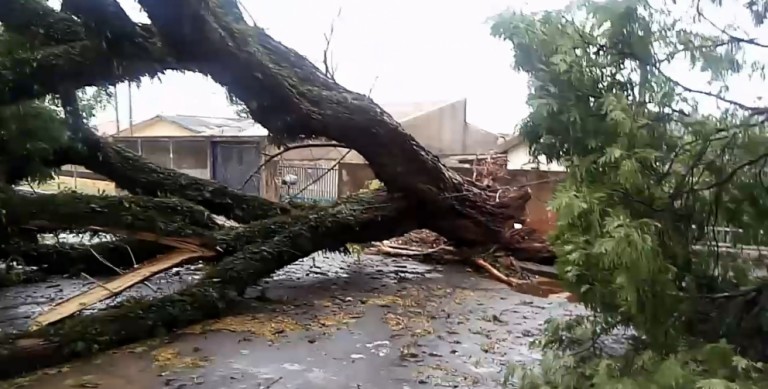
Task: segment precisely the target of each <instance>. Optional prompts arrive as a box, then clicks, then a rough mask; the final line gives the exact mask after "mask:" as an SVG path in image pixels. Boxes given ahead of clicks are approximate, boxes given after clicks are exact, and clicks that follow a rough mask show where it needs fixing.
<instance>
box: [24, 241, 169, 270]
mask: <svg viewBox="0 0 768 389" xmlns="http://www.w3.org/2000/svg"><path fill="white" fill-rule="evenodd" d="M169 250H170V248H169V247H168V246H166V245H163V244H160V243H157V242H151V241H145V240H139V239H131V238H129V239H119V240H115V241H107V242H98V243H94V244H77V243H58V244H38V245H22V246H19V247H14V248H12V249H11V250H10V253H9V254H10V257H11V258H10V259H13V260H16V261H18V262H20V263H21V264H22V265H24V266H29V267H35V268H37V269H36V271H35V273H39V274H44V275H78V274H80V273H85V274H88V275H89V276H94V277H96V276H115V275H117V273H116V271H115V269H113V268H112V267H111V266H109V265H112V266H114V267H116V268H118V269H121V270H127V269H130V268H132V267H133V266H134V265H135V264H141V263H143V262H145V261H147V260H150V259H152V258H154V257H156V256H158V255H161V254H163V253H166V252H168V251H169ZM94 253H96V254H94ZM95 255H99V256H101V257H102V258H104V259H105V260H106V261H107V262H109V265H107V264H105V263H103V262H101V261H99V260H98V258H96V257H95Z"/></svg>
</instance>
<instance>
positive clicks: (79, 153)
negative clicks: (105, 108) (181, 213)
mask: <svg viewBox="0 0 768 389" xmlns="http://www.w3.org/2000/svg"><path fill="white" fill-rule="evenodd" d="M78 146H81V147H78ZM64 164H74V165H81V166H83V167H85V168H86V169H88V170H90V171H92V172H94V173H97V174H100V175H102V176H104V177H107V178H109V179H110V180H111V181H112V182H114V183H115V185H116V186H118V187H120V188H121V189H124V190H126V191H128V192H129V193H131V194H134V195H142V196H152V197H166V196H167V197H175V198H180V199H183V200H187V201H189V202H192V203H195V204H197V205H199V206H201V207H203V208H205V209H207V210H208V211H210V212H212V213H214V214H217V215H220V216H223V217H226V218H229V219H231V220H234V221H236V222H238V223H249V222H252V221H256V220H261V219H265V218H270V217H274V216H279V215H285V214H288V213H290V212H291V209H290V208H289V207H287V206H286V205H284V204H279V203H275V202H272V201H269V200H267V199H264V198H262V197H258V196H250V195H247V194H245V193H242V192H238V191H235V190H233V189H230V188H228V187H226V186H224V185H222V184H219V183H217V182H214V181H210V180H205V179H201V178H197V177H192V176H190V175H187V174H184V173H180V172H178V171H176V170H171V169H166V168H162V167H160V166H157V165H154V164H152V163H149V162H147V161H145V160H144V159H142V158H141V157H140V156H138V155H136V154H134V153H133V152H131V151H130V150H127V149H125V148H123V147H120V146H118V145H116V144H114V143H111V142H109V141H107V140H104V139H102V138H99V137H98V136H96V134H94V133H93V132H92V131H88V132H87V133H84V134H81V136H80V139H79V145H76V146H73V147H72V148H70V149H69V150H65V151H64V152H62V153H59V155H58V157H57V158H56V161H53V162H52V165H55V166H61V165H64Z"/></svg>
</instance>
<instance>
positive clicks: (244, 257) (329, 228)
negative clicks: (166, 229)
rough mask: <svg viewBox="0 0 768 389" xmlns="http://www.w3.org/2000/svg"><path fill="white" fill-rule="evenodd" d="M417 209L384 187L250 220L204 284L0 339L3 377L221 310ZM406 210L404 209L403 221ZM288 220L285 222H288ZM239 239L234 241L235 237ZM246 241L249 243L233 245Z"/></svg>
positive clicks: (397, 224) (402, 229) (400, 222)
mask: <svg viewBox="0 0 768 389" xmlns="http://www.w3.org/2000/svg"><path fill="white" fill-rule="evenodd" d="M418 214H419V212H418V210H416V209H413V208H411V207H410V205H409V204H408V203H407V202H405V201H403V200H402V199H398V198H396V197H392V196H387V195H386V194H385V193H383V192H375V193H368V194H364V195H358V196H355V197H352V198H349V199H346V200H345V201H343V202H342V203H340V204H339V205H337V206H335V207H332V208H328V209H318V210H313V211H309V212H305V213H301V214H296V215H291V216H285V217H281V218H280V219H284V220H283V221H282V223H281V224H282V225H281V226H280V228H276V227H275V223H274V221H273V220H265V221H261V222H257V223H254V224H252V225H250V226H248V227H247V228H242V229H237V230H234V231H232V235H231V236H230V238H229V239H230V242H232V244H231V245H225V246H224V249H225V250H226V251H230V250H232V251H234V252H235V253H236V254H234V255H232V256H230V257H228V258H226V259H224V260H223V261H222V262H221V263H220V264H219V265H218V266H217V267H216V268H215V269H214V270H213V271H211V272H210V273H209V274H208V275H207V276H206V277H205V278H204V279H203V280H202V281H201V282H199V283H197V284H195V285H193V286H190V287H188V288H186V289H184V290H182V291H181V292H179V293H175V294H172V295H168V296H165V297H161V298H158V299H155V300H151V301H142V302H133V303H126V304H122V305H121V306H118V307H115V308H110V309H107V310H105V311H102V312H99V313H96V314H93V315H88V316H79V317H75V318H70V319H68V320H65V321H63V322H62V323H58V324H54V325H52V326H49V327H43V328H41V329H39V330H37V331H33V332H30V333H22V334H17V335H15V336H11V337H7V338H5V339H4V340H3V341H2V342H0V378H5V377H10V376H15V375H18V374H23V373H24V372H29V371H32V370H35V369H40V368H44V367H48V366H53V365H56V364H60V363H64V362H66V361H68V360H71V359H73V358H76V357H81V356H86V355H91V354H93V353H96V352H99V351H103V350H106V349H109V348H113V347H117V346H120V345H124V344H128V343H131V342H136V341H138V340H142V339H145V338H147V337H151V336H154V335H157V334H160V333H166V332H167V331H173V330H177V329H180V328H183V327H185V326H189V325H192V324H195V323H197V322H199V321H202V320H206V319H212V318H216V317H219V316H221V315H223V314H225V313H226V312H227V311H229V310H230V309H232V308H234V307H236V306H237V305H238V304H240V303H242V299H241V298H240V297H239V296H240V295H241V294H242V293H243V291H244V290H245V288H246V287H247V286H248V285H252V284H253V283H255V282H256V281H257V280H259V279H262V278H264V277H267V276H269V275H270V274H272V273H273V272H275V271H277V270H279V269H281V268H283V267H285V266H287V265H289V264H291V263H293V262H295V261H297V260H299V259H302V258H304V257H306V256H308V255H310V254H312V253H314V252H317V251H321V250H338V249H340V248H342V247H343V246H344V245H345V244H347V243H350V242H368V241H371V240H383V239H387V238H389V237H392V236H397V235H401V234H404V233H406V232H408V231H410V230H412V229H414V228H417V226H418V219H417V218H414V217H412V216H413V215H418ZM403 215H409V218H408V219H407V220H404V219H403ZM286 226H287V228H285V227H286ZM235 242H237V243H235ZM240 244H247V246H246V247H244V248H243V247H239V249H238V247H236V246H238V245H240Z"/></svg>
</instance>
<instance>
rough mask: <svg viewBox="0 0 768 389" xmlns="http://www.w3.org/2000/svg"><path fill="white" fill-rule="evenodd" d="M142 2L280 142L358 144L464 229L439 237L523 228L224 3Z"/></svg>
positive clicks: (182, 58)
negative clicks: (319, 139)
mask: <svg viewBox="0 0 768 389" xmlns="http://www.w3.org/2000/svg"><path fill="white" fill-rule="evenodd" d="M139 3H140V4H141V5H142V7H143V8H144V10H145V11H146V12H147V15H148V16H149V18H150V19H151V21H152V24H153V26H154V27H155V28H156V30H157V31H158V34H159V36H160V38H161V41H162V42H163V44H164V45H165V46H166V47H168V49H169V50H172V52H173V55H174V57H175V58H176V59H177V60H178V61H179V62H180V63H184V64H185V65H186V66H187V67H188V68H193V69H195V70H197V71H198V72H200V73H203V74H206V75H208V76H210V77H211V78H213V79H214V80H215V81H217V82H218V83H219V84H221V85H224V86H225V87H227V88H228V89H229V91H230V92H231V93H232V94H233V95H235V96H236V97H237V98H238V99H239V100H241V101H242V102H243V103H244V104H245V105H246V107H248V109H249V112H250V114H251V116H252V117H253V119H254V120H256V121H257V122H259V123H261V124H262V125H264V126H265V127H266V128H267V129H269V130H270V132H271V133H272V134H273V135H275V136H277V137H281V138H283V139H287V140H288V139H289V140H297V139H302V138H313V137H323V138H327V139H332V140H335V141H338V142H342V143H344V144H345V145H347V146H349V147H351V148H352V149H354V150H356V151H357V152H359V153H360V154H361V155H362V156H363V157H365V159H366V160H367V161H368V163H369V164H370V166H371V168H372V169H373V171H374V172H375V173H376V177H377V178H378V179H379V180H381V181H382V182H383V183H384V185H385V186H386V187H387V188H389V190H390V191H392V192H395V193H402V194H403V195H405V196H407V197H408V198H409V199H410V200H411V201H415V202H419V203H420V205H421V206H422V207H424V208H425V209H427V210H430V211H431V212H433V213H434V214H440V215H443V216H445V217H447V218H453V219H456V221H457V223H456V225H455V226H454V227H456V226H457V225H460V226H461V227H462V228H447V229H442V227H444V224H441V225H436V226H432V228H433V229H435V230H436V232H438V233H440V234H441V235H443V236H445V237H447V238H449V239H450V240H452V241H454V242H456V243H458V244H478V243H502V244H504V243H505V242H504V231H505V230H506V225H505V224H506V223H507V222H508V221H510V219H516V220H515V221H521V219H522V215H520V214H514V213H513V212H511V209H507V208H506V204H505V203H499V204H491V202H490V198H489V197H488V196H487V195H486V193H484V192H483V191H482V190H480V189H479V188H478V187H477V186H476V185H475V184H474V183H472V182H470V181H468V180H465V179H463V178H462V177H460V176H459V175H458V174H456V173H455V172H453V171H451V170H450V169H448V168H447V167H445V166H444V165H442V164H441V163H440V161H439V159H438V158H437V157H436V156H435V155H433V154H432V153H430V152H429V151H427V150H426V149H425V148H424V147H423V146H421V145H420V144H419V143H418V142H417V141H416V140H415V139H414V138H413V137H412V136H411V135H410V134H408V133H406V132H405V131H404V130H403V129H402V127H401V126H400V125H399V124H398V123H397V122H396V121H395V120H394V119H393V118H392V117H391V116H390V115H389V114H388V113H386V112H385V111H384V110H383V109H381V107H379V106H378V105H376V104H375V103H374V102H373V101H372V100H371V99H370V98H368V97H366V96H364V95H362V94H359V93H355V92H352V91H350V90H348V89H346V88H344V87H342V86H340V85H338V84H336V83H334V82H333V81H332V80H330V79H329V78H328V77H326V76H325V75H324V74H323V73H322V72H321V71H320V70H319V69H318V68H317V67H316V66H314V65H313V64H312V63H311V62H309V61H308V60H307V59H306V58H304V57H303V56H301V55H300V54H298V53H297V52H295V51H293V50H291V49H289V48H287V47H285V46H283V45H282V44H281V43H279V42H278V41H276V40H275V39H273V38H272V37H271V36H269V34H267V33H266V32H264V30H262V29H261V28H259V27H258V26H255V27H249V26H248V25H247V24H246V23H245V21H244V20H243V19H242V17H240V16H239V15H237V14H235V13H232V12H227V9H225V8H224V7H220V6H219V3H217V2H213V1H210V0H189V1H187V0H140V1H139ZM383 145H386V147H383ZM393 154H394V155H397V156H398V157H397V158H392V155H393Z"/></svg>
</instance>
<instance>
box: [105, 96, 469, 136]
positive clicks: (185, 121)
mask: <svg viewBox="0 0 768 389" xmlns="http://www.w3.org/2000/svg"><path fill="white" fill-rule="evenodd" d="M462 100H466V99H454V100H436V101H421V102H396V103H395V102H393V103H385V104H382V108H384V110H385V111H387V112H388V113H389V114H390V115H392V117H393V118H394V119H395V120H397V121H399V122H402V121H404V120H407V119H410V118H412V117H415V116H419V115H421V114H424V113H426V112H429V111H433V110H435V109H437V108H440V107H444V106H446V105H448V104H453V103H455V102H457V101H462ZM153 120H164V121H168V122H172V123H175V124H177V125H179V126H181V127H183V128H185V129H187V130H189V131H192V132H194V133H195V134H196V135H197V136H267V135H269V133H268V131H267V129H266V128H264V127H263V126H262V125H260V124H258V123H256V122H254V121H253V119H250V118H234V117H209V116H195V115H157V116H154V117H152V118H150V119H147V120H144V121H141V122H139V123H136V124H134V126H138V125H141V124H143V123H147V122H150V121H153ZM116 125H117V124H116V123H115V121H109V122H105V123H100V124H98V125H96V126H95V127H96V130H97V132H98V133H99V134H100V135H105V136H109V135H121V134H118V131H115V130H114V129H115V128H116ZM127 129H128V127H123V128H122V129H121V130H120V131H119V133H123V132H124V131H125V130H127Z"/></svg>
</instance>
